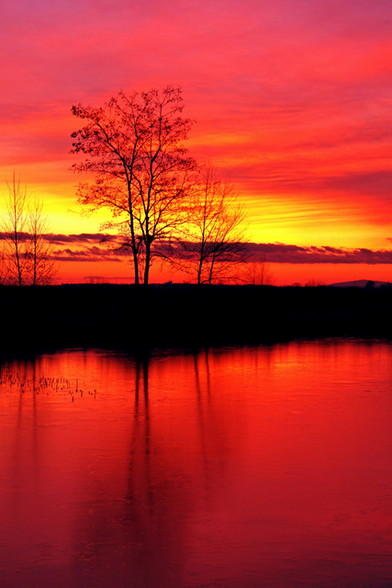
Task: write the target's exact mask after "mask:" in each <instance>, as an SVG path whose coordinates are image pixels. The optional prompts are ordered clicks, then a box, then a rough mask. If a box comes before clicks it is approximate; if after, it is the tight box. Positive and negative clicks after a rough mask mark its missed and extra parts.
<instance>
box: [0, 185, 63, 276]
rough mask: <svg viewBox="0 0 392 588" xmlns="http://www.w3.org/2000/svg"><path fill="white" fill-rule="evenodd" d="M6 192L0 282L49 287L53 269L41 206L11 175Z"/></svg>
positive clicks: (50, 246) (54, 266)
mask: <svg viewBox="0 0 392 588" xmlns="http://www.w3.org/2000/svg"><path fill="white" fill-rule="evenodd" d="M7 188H8V193H7V196H6V198H5V213H4V218H3V220H2V221H1V222H0V229H1V231H2V240H1V243H2V248H1V252H0V259H1V262H2V264H1V265H2V272H1V273H2V276H1V277H2V281H3V283H8V284H15V285H18V286H25V285H32V286H37V285H45V284H50V283H51V282H52V280H53V277H54V275H55V273H56V271H57V269H56V265H55V263H54V261H53V260H52V259H51V252H52V245H51V243H50V242H49V241H47V240H46V239H45V233H46V230H47V221H46V219H45V217H44V216H43V213H42V203H41V202H40V201H38V200H31V197H30V196H29V195H28V193H27V190H26V188H25V187H24V186H22V185H21V183H20V180H18V179H17V178H16V176H15V174H14V175H13V177H12V181H11V182H7Z"/></svg>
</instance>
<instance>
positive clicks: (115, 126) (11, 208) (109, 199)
mask: <svg viewBox="0 0 392 588" xmlns="http://www.w3.org/2000/svg"><path fill="white" fill-rule="evenodd" d="M182 111H183V99H182V95H181V90H180V89H179V88H173V87H167V88H164V89H162V90H150V91H147V92H141V93H138V92H135V93H134V94H132V95H130V96H129V95H126V94H125V93H124V92H119V93H118V94H117V95H116V96H114V97H112V98H111V99H110V100H109V101H108V102H106V103H105V104H104V105H103V106H101V107H97V108H94V107H91V106H82V105H81V104H78V105H75V106H73V107H72V113H73V114H74V116H75V117H76V118H77V119H79V121H81V126H80V128H79V129H78V130H76V131H75V132H74V133H72V149H71V153H72V154H74V155H75V156H76V157H77V161H76V163H74V165H73V168H74V170H75V171H76V172H77V173H80V174H85V175H86V178H87V180H86V181H84V182H81V183H80V184H79V186H78V189H77V199H78V202H79V203H80V204H81V205H82V206H83V207H84V208H85V209H87V210H89V211H95V210H99V209H106V210H107V211H108V213H109V214H108V216H109V218H108V220H107V222H106V223H104V224H103V226H102V229H106V230H107V229H110V231H115V232H116V233H117V234H118V245H117V247H118V248H119V249H121V250H122V251H123V252H124V251H126V252H127V253H128V254H129V258H130V261H131V267H132V277H133V281H134V283H135V284H143V285H147V284H148V283H149V281H150V270H151V266H152V264H153V262H154V261H155V260H159V259H160V260H162V261H165V262H167V263H170V264H172V266H173V269H180V270H182V271H183V272H186V273H188V274H190V276H192V277H191V279H192V281H195V282H197V283H198V284H203V283H208V284H211V283H215V282H219V281H220V282H222V281H225V280H228V279H230V278H233V277H234V276H235V267H236V266H237V265H238V264H243V263H244V262H245V261H247V255H246V247H245V243H244V233H243V225H244V219H245V215H244V210H243V208H242V206H241V204H240V202H239V199H238V196H237V194H236V192H235V189H234V186H233V185H232V183H231V182H230V181H229V180H228V179H227V178H223V179H222V178H220V177H219V176H218V174H217V172H216V170H215V169H214V168H213V167H211V166H208V165H200V164H199V163H198V162H197V161H196V160H195V159H194V158H193V157H191V155H190V154H189V151H188V149H187V148H186V146H185V141H186V140H187V139H188V135H189V131H190V130H191V128H192V126H193V121H192V120H190V119H189V118H185V117H184V116H183V114H182ZM8 192H9V194H8V202H7V214H6V218H5V221H4V222H3V223H2V230H3V232H4V233H5V234H6V236H7V238H6V239H5V240H3V241H4V242H3V248H2V267H3V272H5V273H6V274H7V276H8V278H7V279H8V283H10V282H13V283H17V284H18V285H24V284H34V285H35V284H42V283H48V282H50V280H51V279H52V278H53V275H54V265H53V262H52V261H51V258H50V251H49V249H48V248H49V244H48V243H47V242H46V241H45V240H44V239H43V238H42V234H43V230H44V222H43V218H42V208H41V207H40V206H38V205H37V204H36V203H34V205H33V206H31V205H28V206H27V196H26V194H25V193H24V192H23V190H22V188H21V186H20V184H19V183H18V182H17V181H16V180H15V178H14V179H13V181H12V182H11V184H9V186H8ZM26 207H27V214H26ZM22 234H23V235H24V237H23V239H22V238H21V235H22Z"/></svg>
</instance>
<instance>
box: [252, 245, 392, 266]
mask: <svg viewBox="0 0 392 588" xmlns="http://www.w3.org/2000/svg"><path fill="white" fill-rule="evenodd" d="M247 252H248V254H249V256H250V258H249V261H251V262H257V261H267V262H270V263H291V264H303V263H306V264H308V263H310V264H316V263H322V264H323V263H334V264H342V263H347V264H357V263H365V264H370V265H375V264H392V250H385V249H381V250H372V249H365V248H359V249H346V248H337V247H331V246H323V247H315V246H310V247H301V246H299V245H285V244H284V243H248V244H247Z"/></svg>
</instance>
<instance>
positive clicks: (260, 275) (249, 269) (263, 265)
mask: <svg viewBox="0 0 392 588" xmlns="http://www.w3.org/2000/svg"><path fill="white" fill-rule="evenodd" d="M272 280H273V275H272V272H271V270H270V266H269V264H268V262H267V260H266V258H265V257H262V258H261V259H250V260H249V261H248V262H247V263H246V264H245V267H244V273H243V278H242V281H243V282H244V283H245V284H252V285H254V286H270V285H271V284H272Z"/></svg>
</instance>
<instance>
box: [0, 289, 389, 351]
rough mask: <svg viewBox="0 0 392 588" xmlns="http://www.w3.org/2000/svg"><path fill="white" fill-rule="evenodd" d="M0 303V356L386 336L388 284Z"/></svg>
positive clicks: (15, 297)
mask: <svg viewBox="0 0 392 588" xmlns="http://www.w3.org/2000/svg"><path fill="white" fill-rule="evenodd" d="M0 301H1V307H2V310H3V325H4V328H3V336H2V338H1V344H0V351H1V352H2V353H4V352H5V353H6V352H8V351H10V352H12V351H35V350H42V349H45V350H50V349H56V348H65V347H103V348H120V347H121V348H126V349H129V350H141V349H153V348H167V347H184V348H185V347H195V346H209V345H237V344H259V343H260V344H261V343H273V342H278V341H287V340H292V339H298V338H324V337H360V338H392V320H391V319H392V315H391V301H392V289H391V288H368V289H366V288H365V289H362V288H333V287H326V286H320V287H273V286H195V285H187V284H164V285H152V286H149V287H148V288H143V287H135V286H131V285H112V284H91V285H90V284H86V285H74V284H72V285H63V286H45V287H37V288H34V287H24V288H18V287H11V286H2V287H0Z"/></svg>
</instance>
